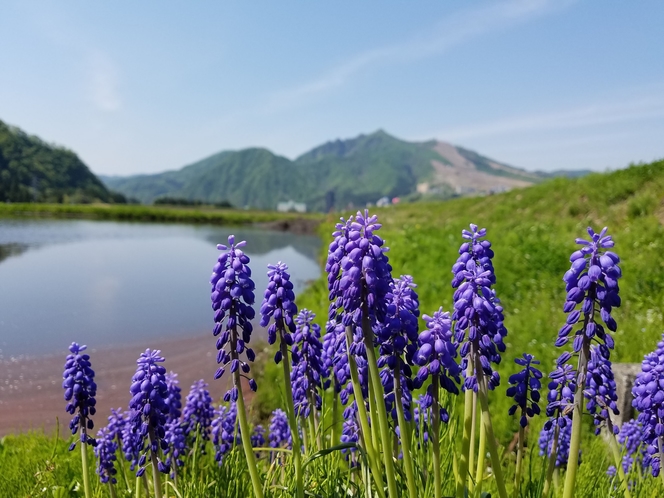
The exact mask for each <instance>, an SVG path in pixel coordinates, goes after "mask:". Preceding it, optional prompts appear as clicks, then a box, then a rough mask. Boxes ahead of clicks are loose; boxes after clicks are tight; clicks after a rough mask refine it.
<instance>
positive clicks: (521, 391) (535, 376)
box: [507, 353, 542, 427]
mask: <svg viewBox="0 0 664 498" xmlns="http://www.w3.org/2000/svg"><path fill="white" fill-rule="evenodd" d="M514 363H516V364H517V365H520V366H522V367H523V370H521V371H520V372H518V373H515V374H513V375H511V376H510V378H509V383H510V387H508V388H507V396H509V397H510V398H514V405H512V406H511V407H510V409H509V414H510V415H514V414H515V413H516V411H517V409H519V408H520V409H521V418H520V421H519V425H520V426H521V427H526V426H527V425H528V417H534V416H535V415H539V413H540V407H539V405H538V402H539V400H540V393H539V390H540V388H541V387H542V382H541V381H540V379H541V378H542V372H540V371H539V370H538V369H537V368H536V367H534V366H533V365H539V363H540V362H539V361H537V360H536V359H535V357H534V356H533V355H530V354H528V353H524V354H523V357H522V358H515V359H514Z"/></svg>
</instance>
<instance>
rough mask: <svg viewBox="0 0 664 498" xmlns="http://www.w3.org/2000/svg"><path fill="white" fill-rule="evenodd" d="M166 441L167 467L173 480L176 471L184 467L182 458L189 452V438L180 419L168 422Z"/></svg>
mask: <svg viewBox="0 0 664 498" xmlns="http://www.w3.org/2000/svg"><path fill="white" fill-rule="evenodd" d="M164 440H165V441H166V444H167V445H168V447H167V448H166V450H164V455H165V456H166V466H167V467H168V468H169V469H170V471H171V473H170V476H171V478H173V477H174V476H175V471H176V469H177V468H178V467H182V466H183V465H184V460H182V456H183V455H185V454H186V452H187V437H186V435H185V431H184V427H183V426H182V423H181V422H180V420H179V419H170V420H168V421H167V422H166V426H165V435H164Z"/></svg>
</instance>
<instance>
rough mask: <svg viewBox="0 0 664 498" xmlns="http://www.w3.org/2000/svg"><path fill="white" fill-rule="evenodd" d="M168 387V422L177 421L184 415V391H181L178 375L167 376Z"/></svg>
mask: <svg viewBox="0 0 664 498" xmlns="http://www.w3.org/2000/svg"><path fill="white" fill-rule="evenodd" d="M166 387H167V388H168V396H167V397H166V405H167V406H168V420H177V419H179V418H180V416H181V415H182V389H180V381H179V380H178V374H176V373H174V372H169V373H167V374H166Z"/></svg>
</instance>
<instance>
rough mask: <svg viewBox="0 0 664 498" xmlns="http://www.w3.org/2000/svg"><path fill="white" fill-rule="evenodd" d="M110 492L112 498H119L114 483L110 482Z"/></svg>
mask: <svg viewBox="0 0 664 498" xmlns="http://www.w3.org/2000/svg"><path fill="white" fill-rule="evenodd" d="M108 492H109V494H110V495H111V498H117V496H118V495H117V494H116V493H115V486H113V483H112V482H110V481H109V482H108Z"/></svg>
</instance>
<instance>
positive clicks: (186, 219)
mask: <svg viewBox="0 0 664 498" xmlns="http://www.w3.org/2000/svg"><path fill="white" fill-rule="evenodd" d="M2 216H4V217H30V218H39V217H44V218H84V219H94V220H119V221H148V222H149V221H152V222H178V223H210V224H217V225H245V224H249V223H271V222H286V223H288V222H299V221H302V220H304V221H305V222H307V223H309V224H312V223H313V224H315V223H317V222H318V220H320V219H322V217H321V215H319V214H300V213H279V212H276V211H249V210H247V211H244V210H236V209H216V208H212V207H210V208H206V207H198V206H197V207H176V206H142V205H134V204H127V205H123V204H35V203H30V204H28V203H11V204H0V217H2Z"/></svg>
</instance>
